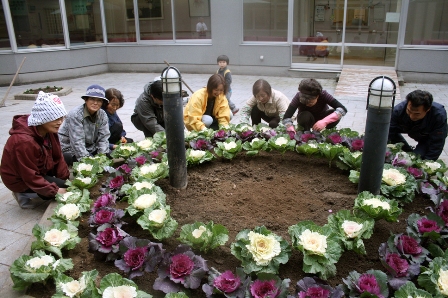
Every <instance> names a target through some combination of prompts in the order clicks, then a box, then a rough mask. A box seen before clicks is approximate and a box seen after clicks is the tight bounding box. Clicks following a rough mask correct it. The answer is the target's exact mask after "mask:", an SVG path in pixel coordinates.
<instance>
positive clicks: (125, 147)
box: [120, 145, 137, 151]
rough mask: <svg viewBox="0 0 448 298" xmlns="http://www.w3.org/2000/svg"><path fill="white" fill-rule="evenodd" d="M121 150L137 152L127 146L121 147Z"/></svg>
mask: <svg viewBox="0 0 448 298" xmlns="http://www.w3.org/2000/svg"><path fill="white" fill-rule="evenodd" d="M120 149H121V150H128V151H137V149H135V148H134V147H133V146H129V145H123V146H121V147H120Z"/></svg>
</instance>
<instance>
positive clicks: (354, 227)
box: [342, 220, 363, 238]
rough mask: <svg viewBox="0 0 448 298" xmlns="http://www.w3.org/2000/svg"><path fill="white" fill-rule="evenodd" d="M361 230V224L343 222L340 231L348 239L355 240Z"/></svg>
mask: <svg viewBox="0 0 448 298" xmlns="http://www.w3.org/2000/svg"><path fill="white" fill-rule="evenodd" d="M362 228H363V224H359V223H357V222H355V221H351V220H344V222H343V223H342V229H343V230H344V233H345V235H346V236H347V237H348V238H355V237H357V236H358V235H359V232H360V231H361V229H362Z"/></svg>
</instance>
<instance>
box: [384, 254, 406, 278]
mask: <svg viewBox="0 0 448 298" xmlns="http://www.w3.org/2000/svg"><path fill="white" fill-rule="evenodd" d="M386 263H387V265H389V267H390V268H392V270H393V272H391V273H392V275H393V276H394V277H404V276H406V275H407V274H408V269H409V263H408V261H407V260H406V259H403V258H402V257H401V256H400V255H399V254H397V253H390V254H388V255H387V256H386Z"/></svg>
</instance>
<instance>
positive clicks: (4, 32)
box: [0, 2, 11, 50]
mask: <svg viewBox="0 0 448 298" xmlns="http://www.w3.org/2000/svg"><path fill="white" fill-rule="evenodd" d="M10 49H11V43H10V42H9V35H8V28H7V27H6V17H5V12H4V11H3V4H2V3H1V2H0V50H10Z"/></svg>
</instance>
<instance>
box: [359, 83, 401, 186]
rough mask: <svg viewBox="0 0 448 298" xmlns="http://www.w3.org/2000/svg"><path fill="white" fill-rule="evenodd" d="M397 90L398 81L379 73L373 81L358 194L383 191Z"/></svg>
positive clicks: (369, 97) (370, 87) (368, 99)
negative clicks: (387, 149)
mask: <svg viewBox="0 0 448 298" xmlns="http://www.w3.org/2000/svg"><path fill="white" fill-rule="evenodd" d="M395 92H396V86H395V83H394V81H393V80H392V79H391V78H389V77H386V76H379V77H376V78H375V79H373V80H372V81H371V82H370V85H369V95H368V96H367V106H366V108H367V120H366V130H365V135H364V149H363V153H362V160H361V173H360V176H359V184H358V193H360V192H362V191H369V192H370V193H372V194H375V195H377V194H379V193H380V188H381V179H382V176H383V169H384V158H385V156H386V147H387V138H388V135H389V125H390V117H391V114H392V109H393V107H394V102H395Z"/></svg>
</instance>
